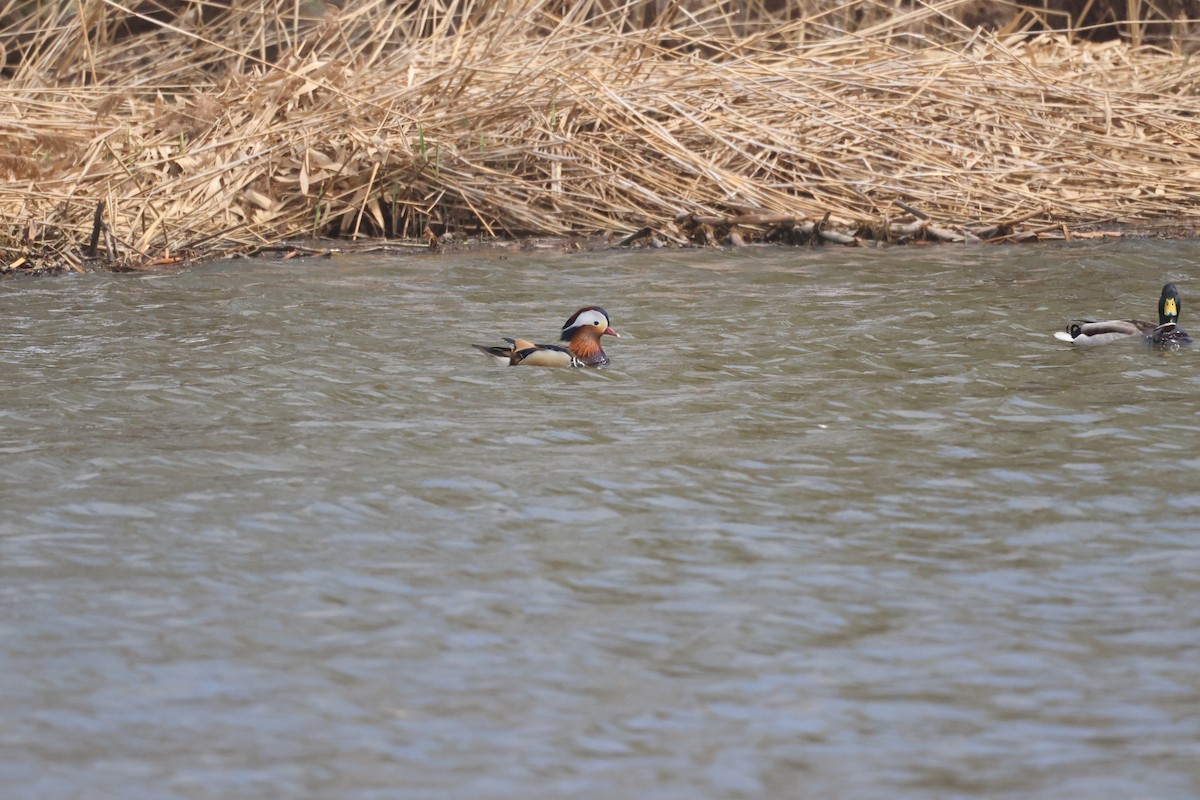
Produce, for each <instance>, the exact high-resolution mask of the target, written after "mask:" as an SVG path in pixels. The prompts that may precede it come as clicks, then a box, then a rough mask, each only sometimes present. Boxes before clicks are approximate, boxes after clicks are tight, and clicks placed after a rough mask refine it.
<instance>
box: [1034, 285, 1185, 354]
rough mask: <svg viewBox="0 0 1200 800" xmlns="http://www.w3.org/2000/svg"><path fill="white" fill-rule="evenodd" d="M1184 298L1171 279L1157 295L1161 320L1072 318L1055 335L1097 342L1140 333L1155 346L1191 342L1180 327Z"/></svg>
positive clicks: (1080, 342)
mask: <svg viewBox="0 0 1200 800" xmlns="http://www.w3.org/2000/svg"><path fill="white" fill-rule="evenodd" d="M1182 309H1183V301H1182V300H1180V298H1179V290H1178V289H1176V288H1175V284H1173V283H1168V284H1167V285H1166V286H1164V287H1163V288H1162V295H1161V296H1160V297H1159V298H1158V324H1157V325H1155V324H1154V323H1153V322H1143V321H1142V320H1140V319H1110V320H1105V321H1103V322H1092V321H1091V320H1082V319H1077V320H1072V321H1071V324H1069V325H1067V329H1066V331H1056V332H1055V333H1054V338H1056V339H1061V340H1063V341H1064V342H1074V343H1075V344H1078V345H1098V344H1108V343H1109V342H1115V341H1117V340H1118V339H1127V338H1129V337H1130V336H1138V335H1141V337H1142V340H1143V341H1144V342H1146V343H1147V344H1151V345H1154V346H1155V347H1162V348H1170V347H1179V346H1180V345H1184V344H1191V343H1192V337H1190V336H1188V335H1187V331H1185V330H1184V329H1183V328H1181V327H1179V312H1180V311H1181V310H1182Z"/></svg>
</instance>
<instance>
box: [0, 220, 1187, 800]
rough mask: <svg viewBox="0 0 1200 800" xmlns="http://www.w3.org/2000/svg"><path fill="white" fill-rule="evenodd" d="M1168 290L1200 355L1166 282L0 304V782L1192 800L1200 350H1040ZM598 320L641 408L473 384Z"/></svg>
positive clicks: (811, 285) (859, 268)
mask: <svg viewBox="0 0 1200 800" xmlns="http://www.w3.org/2000/svg"><path fill="white" fill-rule="evenodd" d="M1166 280H1173V281H1174V282H1175V283H1176V284H1178V285H1179V287H1180V290H1181V291H1182V292H1183V298H1184V308H1183V316H1182V322H1183V324H1184V326H1185V327H1188V328H1194V329H1196V331H1200V245H1197V244H1195V243H1178V242H1176V243H1162V242H1132V243H1119V244H1107V245H1091V244H1089V245H1083V246H1074V247H1036V248H1034V247H1030V248H974V249H961V248H955V247H938V248H921V249H919V248H910V249H903V250H895V251H867V250H844V249H835V248H826V249H820V250H788V249H779V250H776V249H772V250H746V251H741V252H737V253H727V252H726V253H707V252H653V253H651V252H645V253H604V254H594V255H593V254H583V255H574V256H569V257H568V256H561V255H536V254H524V253H521V254H518V253H509V254H499V253H491V254H474V255H469V256H462V257H456V256H445V257H440V258H437V259H399V258H396V259H376V260H371V259H360V260H342V261H337V260H335V261H332V262H331V261H326V260H316V261H308V262H299V263H297V262H288V263H277V264H249V263H230V264H223V265H217V266H214V267H211V268H206V269H198V270H194V271H190V272H186V273H182V274H175V275H155V276H111V275H91V276H79V277H72V278H66V279H62V280H27V281H8V282H4V283H0V312H2V314H3V320H4V323H3V327H2V332H0V608H2V609H3V616H2V617H0V674H2V675H3V676H4V678H3V680H0V785H3V786H5V787H8V788H7V789H6V793H7V794H8V796H12V797H54V798H69V797H70V798H74V797H86V798H91V797H122V798H160V797H181V798H197V797H222V798H227V797H248V796H255V797H266V796H280V797H283V796H288V797H302V796H304V797H338V798H376V797H405V798H408V797H412V798H435V797H436V798H443V797H464V798H465V797H470V798H516V797H521V798H559V797H589V798H591V797H596V798H600V797H604V798H611V797H638V798H689V799H690V798H698V797H837V798H858V797H862V798H875V797H889V798H891V797H897V796H913V797H930V796H934V797H960V796H961V797H1013V798H1017V797H1020V798H1030V797H1045V798H1051V797H1052V798H1061V797H1088V798H1109V797H1111V798H1118V797H1119V798H1127V797H1135V796H1137V797H1154V798H1190V797H1196V796H1200V577H1198V576H1200V517H1198V511H1200V490H1198V489H1197V480H1196V476H1197V467H1200V460H1198V456H1197V446H1198V444H1200V395H1198V392H1197V388H1198V386H1200V369H1198V364H1200V350H1197V349H1192V350H1185V351H1179V352H1175V353H1166V354H1164V353H1158V352H1154V351H1150V350H1146V349H1143V348H1142V347H1140V346H1137V345H1136V344H1132V343H1131V344H1129V345H1128V346H1126V344H1125V343H1121V344H1116V345H1112V346H1110V347H1107V348H1101V349H1095V350H1082V349H1080V348H1073V347H1072V346H1070V345H1067V344H1064V343H1062V342H1058V341H1056V340H1054V339H1053V338H1052V336H1051V334H1052V332H1053V331H1054V330H1056V329H1058V328H1059V327H1060V326H1061V325H1062V324H1063V323H1065V322H1066V320H1067V319H1068V318H1070V317H1072V316H1097V315H1118V316H1141V317H1143V318H1152V317H1153V316H1154V313H1155V302H1156V300H1157V297H1158V291H1159V289H1160V287H1161V286H1162V284H1163V283H1164V282H1166ZM592 303H596V304H600V305H603V306H604V307H605V308H607V309H608V311H609V312H610V314H611V316H612V324H613V326H614V327H615V328H616V329H617V330H619V331H620V332H621V333H622V338H621V339H620V340H619V341H612V342H611V344H610V343H609V340H606V349H607V350H608V353H609V355H610V356H611V358H612V359H613V367H612V368H610V369H608V370H604V371H601V372H595V371H582V370H573V371H572V370H560V371H555V370H538V369H505V368H496V367H493V366H492V365H491V364H490V363H488V362H487V361H486V360H485V359H484V358H483V357H482V356H481V355H480V354H478V353H477V352H475V351H474V350H472V349H471V348H470V345H471V344H472V343H476V342H478V343H499V337H501V336H512V335H522V336H527V337H530V338H534V339H538V340H547V339H551V338H553V336H554V334H555V332H556V331H557V330H558V327H559V326H560V325H561V323H562V321H563V320H564V319H566V317H567V316H568V315H569V314H570V313H571V312H572V311H574V310H575V309H576V308H578V307H579V306H581V305H585V304H592ZM1193 314H1196V315H1197V316H1196V317H1193ZM1193 319H1195V320H1197V321H1196V322H1195V324H1192V323H1191V321H1192V320H1193ZM1194 332H1195V331H1194Z"/></svg>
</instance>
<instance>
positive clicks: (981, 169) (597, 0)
mask: <svg viewBox="0 0 1200 800" xmlns="http://www.w3.org/2000/svg"><path fill="white" fill-rule="evenodd" d="M130 3H132V5H131V4H130ZM230 5H232V6H233V7H232V8H230V7H229V6H230ZM50 6H53V8H50ZM978 6H979V4H978V3H977V2H975V0H938V1H937V2H931V3H925V4H921V5H918V6H916V7H915V8H914V9H913V10H907V11H905V10H903V9H904V6H902V5H899V4H897V3H894V2H890V0H889V2H867V1H864V2H856V3H849V4H847V3H840V4H834V3H824V2H823V3H819V4H811V3H801V2H799V0H793V2H790V3H778V2H768V0H762V2H761V3H750V4H747V3H737V2H733V0H708V2H702V3H683V4H674V5H672V4H666V5H664V4H660V3H657V2H654V1H653V0H628V2H622V0H591V1H590V2H581V3H572V4H561V3H549V2H544V0H507V1H506V2H499V3H494V2H482V1H481V0H458V1H457V2H449V0H446V2H445V3H439V2H419V3H409V4H407V5H404V4H401V5H399V6H397V5H396V4H394V3H386V2H382V0H349V1H348V2H347V3H346V6H345V8H343V9H342V10H340V11H337V10H335V9H333V7H332V6H327V7H324V9H323V10H322V11H320V12H319V13H317V14H315V15H314V13H313V9H314V6H313V5H312V4H308V3H301V2H299V0H293V2H277V3H273V4H272V3H264V4H259V5H257V6H253V7H243V6H242V5H241V4H225V5H223V4H221V3H212V2H208V3H200V2H194V3H185V4H182V5H181V9H182V10H181V11H179V12H178V13H175V14H170V15H169V14H166V13H165V12H161V11H158V10H157V9H159V8H161V6H160V5H157V4H154V5H150V4H146V5H140V4H137V3H134V2H133V0H80V1H79V2H78V3H75V4H47V8H44V9H42V10H41V12H40V16H31V17H26V18H21V19H20V20H19V23H20V24H15V23H14V24H12V25H10V26H9V31H10V34H9V36H8V38H7V39H3V40H0V41H3V43H4V46H5V52H6V53H7V54H8V55H7V57H8V61H9V67H8V72H9V73H11V76H10V77H8V78H7V79H6V80H4V82H3V83H0V108H3V109H4V111H3V113H2V114H0V132H2V133H3V136H4V141H5V143H6V147H5V148H4V150H3V152H0V220H3V221H4V223H3V228H2V229H0V248H3V255H2V257H0V266H2V265H3V264H10V263H12V262H13V260H14V259H15V258H16V257H18V256H21V257H25V258H26V259H27V262H28V260H29V259H28V256H29V255H30V254H31V253H36V252H38V248H39V246H41V247H42V252H49V249H48V248H51V247H52V248H55V251H56V252H63V251H65V250H67V249H70V248H75V250H74V252H78V253H82V252H83V249H84V248H85V247H86V243H87V242H88V240H89V237H90V234H91V233H92V231H93V228H94V225H93V215H94V212H95V210H96V208H97V203H98V202H100V201H103V202H104V203H105V224H106V235H107V236H108V239H109V240H111V241H115V245H114V246H115V247H116V248H117V250H118V251H119V260H120V261H121V263H124V264H127V265H129V266H134V267H137V266H144V265H147V264H153V263H162V262H163V261H164V260H170V259H171V258H173V257H175V256H176V255H179V254H184V255H198V256H215V255H220V254H225V253H230V252H234V251H236V250H239V249H245V248H248V247H253V246H257V245H263V244H269V243H273V242H278V241H281V240H287V239H295V238H300V237H306V236H313V235H341V236H352V235H353V236H363V235H366V236H379V235H387V236H409V237H416V236H420V235H422V234H423V233H424V232H426V231H427V230H428V229H429V228H431V227H432V228H434V229H435V230H436V231H441V230H444V229H447V228H460V229H464V230H469V231H474V232H478V233H481V234H487V235H507V236H521V235H527V234H541V235H567V234H575V233H579V232H585V231H594V230H603V231H613V230H616V231H624V232H630V231H633V230H636V229H638V228H641V227H644V226H652V225H655V224H660V223H662V222H663V221H665V220H670V219H671V218H672V217H674V216H676V215H677V214H679V213H681V212H695V213H699V214H710V215H712V214H729V213H734V214H736V213H740V212H742V211H746V210H753V211H755V212H776V213H781V214H787V215H793V216H796V217H798V218H810V219H812V220H818V221H819V220H820V219H821V218H822V217H823V216H824V215H826V214H832V219H833V221H834V222H837V221H844V222H849V221H853V220H859V219H863V218H870V219H880V218H885V219H886V218H889V217H894V216H895V215H896V213H897V212H896V207H895V206H894V202H895V201H896V200H898V199H907V200H909V201H910V202H912V203H913V204H914V205H915V206H916V207H918V208H920V209H922V210H923V211H924V212H925V213H926V214H928V215H930V216H932V217H933V218H935V219H936V220H938V221H939V223H941V224H945V225H963V224H966V223H970V222H974V221H979V220H985V221H990V222H996V221H1000V220H1003V219H1005V218H1009V217H1013V216H1016V215H1019V214H1021V213H1023V212H1028V211H1030V210H1031V209H1033V210H1036V209H1041V208H1046V209H1048V210H1049V213H1048V214H1046V215H1045V216H1046V217H1053V218H1055V219H1059V220H1066V221H1070V222H1072V223H1089V222H1098V221H1106V220H1120V221H1144V220H1154V219H1163V218H1167V219H1176V220H1177V219H1181V218H1183V219H1194V218H1195V217H1197V216H1200V188H1198V187H1200V182H1198V179H1200V122H1198V120H1200V90H1198V89H1197V86H1198V81H1197V78H1198V77H1200V65H1198V64H1194V63H1192V62H1191V61H1190V60H1188V58H1187V57H1186V56H1185V55H1184V54H1183V52H1182V51H1181V50H1180V49H1179V48H1176V49H1173V50H1172V49H1163V48H1149V47H1143V48H1140V49H1139V48H1133V47H1131V46H1130V45H1129V44H1127V43H1124V42H1121V41H1115V40H1114V41H1109V42H1106V43H1090V42H1086V41H1082V40H1080V39H1078V38H1077V37H1076V36H1075V35H1074V32H1068V33H1065V34H1048V33H1042V34H1034V33H1030V32H1023V29H1024V28H1028V27H1029V26H1030V25H1032V24H1033V23H1034V22H1038V21H1039V20H1040V19H1041V18H1037V17H1036V15H1031V12H1025V11H1019V10H1018V9H1016V8H1015V6H1013V7H1012V10H1013V11H1014V14H1013V15H1012V16H1011V18H1010V19H1009V21H1008V23H1006V24H1007V29H1006V31H1007V32H1005V31H1000V32H998V33H989V32H985V31H984V30H982V29H970V28H968V27H967V26H966V25H965V24H964V23H963V21H962V20H963V19H964V18H966V17H969V14H970V13H971V12H972V9H978ZM39 8H41V7H40V6H39ZM563 9H566V10H565V12H564V13H560V12H561V11H563ZM11 13H12V12H11V10H10V11H4V10H3V9H0V18H3V17H4V15H5V14H10V15H11ZM9 21H10V22H12V20H9ZM1188 22H1191V23H1194V22H1196V21H1195V20H1191V21H1189V20H1182V21H1180V22H1179V24H1184V23H1188ZM1189 30H1190V28H1189ZM79 257H80V258H82V257H83V256H79Z"/></svg>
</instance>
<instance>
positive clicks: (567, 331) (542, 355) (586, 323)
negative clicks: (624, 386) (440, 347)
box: [472, 306, 621, 367]
mask: <svg viewBox="0 0 1200 800" xmlns="http://www.w3.org/2000/svg"><path fill="white" fill-rule="evenodd" d="M601 336H615V337H617V338H618V339H619V338H621V334H619V333H617V332H616V331H614V330H613V329H612V328H610V327H609V325H608V312H607V311H605V310H604V309H603V308H600V306H584V307H583V308H581V309H579V310H578V311H576V312H575V313H574V314H572V315H571V318H570V319H568V320H567V321H566V322H565V323H564V324H563V326H562V335H561V336H560V337H559V338H560V339H561V340H562V341H564V342H566V343H567V346H566V347H562V346H560V345H556V344H534V343H533V342H531V341H529V340H527V339H505V340H504V341H506V342H508V345H509V346H508V347H489V346H488V345H485V344H476V345H472V347H474V348H475V349H477V350H481V351H482V352H484V353H486V354H487V355H489V356H491V357H492V358H494V359H495V360H496V362H497V363H500V364H507V365H508V366H510V367H515V366H517V365H518V364H527V365H529V366H532V367H602V366H604V365H606V364H608V356H607V355H605V353H604V348H603V347H601V346H600V337H601Z"/></svg>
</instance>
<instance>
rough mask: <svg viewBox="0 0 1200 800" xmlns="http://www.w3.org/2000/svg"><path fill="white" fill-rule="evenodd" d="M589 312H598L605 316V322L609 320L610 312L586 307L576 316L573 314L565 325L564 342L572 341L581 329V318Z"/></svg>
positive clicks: (563, 331)
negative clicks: (577, 329) (576, 332)
mask: <svg viewBox="0 0 1200 800" xmlns="http://www.w3.org/2000/svg"><path fill="white" fill-rule="evenodd" d="M589 311H596V312H598V313H600V314H603V315H604V319H605V320H608V319H609V316H608V312H607V311H605V310H604V309H603V308H601V307H600V306H584V307H583V308H581V309H579V310H578V311H576V312H575V313H574V314H572V315H571V318H570V319H568V320H567V321H566V322H564V323H563V326H562V337H561V338H562V340H563V341H564V342H566V341H570V339H571V336H572V335H574V332H575V329H576V328H578V327H579V317H580V316H582V315H583V314H586V313H587V312H589Z"/></svg>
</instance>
